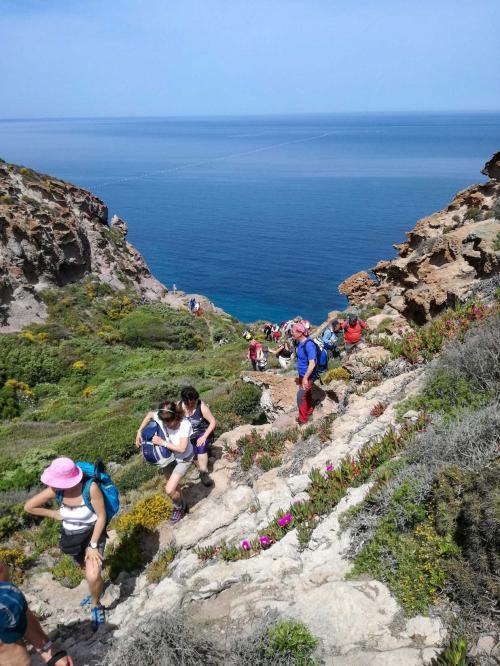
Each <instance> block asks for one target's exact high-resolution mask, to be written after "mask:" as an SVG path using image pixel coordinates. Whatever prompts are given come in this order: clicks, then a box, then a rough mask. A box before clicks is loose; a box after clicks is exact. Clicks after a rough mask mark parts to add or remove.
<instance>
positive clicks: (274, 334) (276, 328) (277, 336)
mask: <svg viewBox="0 0 500 666" xmlns="http://www.w3.org/2000/svg"><path fill="white" fill-rule="evenodd" d="M271 332H272V338H273V342H278V340H279V339H280V338H281V331H280V328H279V326H278V324H273V327H272V331H271Z"/></svg>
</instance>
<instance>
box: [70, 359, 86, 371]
mask: <svg viewBox="0 0 500 666" xmlns="http://www.w3.org/2000/svg"><path fill="white" fill-rule="evenodd" d="M71 367H72V368H73V370H86V369H87V364H86V363H85V361H75V362H74V363H73V365H72V366H71Z"/></svg>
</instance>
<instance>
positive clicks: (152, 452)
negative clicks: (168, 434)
mask: <svg viewBox="0 0 500 666" xmlns="http://www.w3.org/2000/svg"><path fill="white" fill-rule="evenodd" d="M141 435H142V445H141V449H142V455H143V457H144V460H145V461H146V462H148V463H150V464H151V465H161V466H162V467H164V466H165V465H166V464H168V463H167V461H169V462H173V461H174V459H175V457H174V454H173V453H172V451H171V450H170V449H167V447H166V446H158V444H153V442H152V441H151V440H152V439H153V437H154V436H155V435H156V436H157V437H160V438H161V439H163V440H164V439H165V433H164V432H163V431H162V429H161V427H160V425H159V424H158V423H156V421H155V420H154V419H151V421H150V422H149V423H148V425H147V426H146V427H145V428H143V430H142V433H141Z"/></svg>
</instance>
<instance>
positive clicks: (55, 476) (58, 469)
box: [40, 458, 83, 490]
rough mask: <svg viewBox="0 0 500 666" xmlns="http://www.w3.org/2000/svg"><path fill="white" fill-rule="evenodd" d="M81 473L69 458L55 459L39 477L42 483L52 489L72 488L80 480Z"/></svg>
mask: <svg viewBox="0 0 500 666" xmlns="http://www.w3.org/2000/svg"><path fill="white" fill-rule="evenodd" d="M82 476H83V472H82V470H81V469H80V468H79V467H77V466H76V465H75V463H74V462H73V461H72V460H71V458H56V459H55V460H53V461H52V462H51V463H50V465H49V466H48V467H47V469H45V470H44V471H43V473H42V476H41V477H40V480H41V482H42V483H45V485H46V486H51V487H52V488H60V489H61V490H64V489H65V488H73V487H74V486H76V484H77V483H80V481H81V480H82Z"/></svg>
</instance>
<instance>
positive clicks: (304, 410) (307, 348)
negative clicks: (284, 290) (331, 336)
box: [292, 323, 317, 425]
mask: <svg viewBox="0 0 500 666" xmlns="http://www.w3.org/2000/svg"><path fill="white" fill-rule="evenodd" d="M292 335H293V339H294V340H295V343H296V350H295V354H296V356H297V374H298V378H297V384H298V385H299V390H298V393H297V405H298V407H299V416H298V418H297V422H298V423H299V424H301V425H303V424H304V423H307V422H308V420H309V417H310V416H312V413H313V409H314V407H313V402H312V386H313V381H314V379H315V375H316V366H317V350H316V345H315V344H314V342H313V341H312V340H311V339H310V338H309V336H308V331H307V329H306V327H305V326H304V324H302V323H296V324H294V325H293V326H292Z"/></svg>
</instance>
